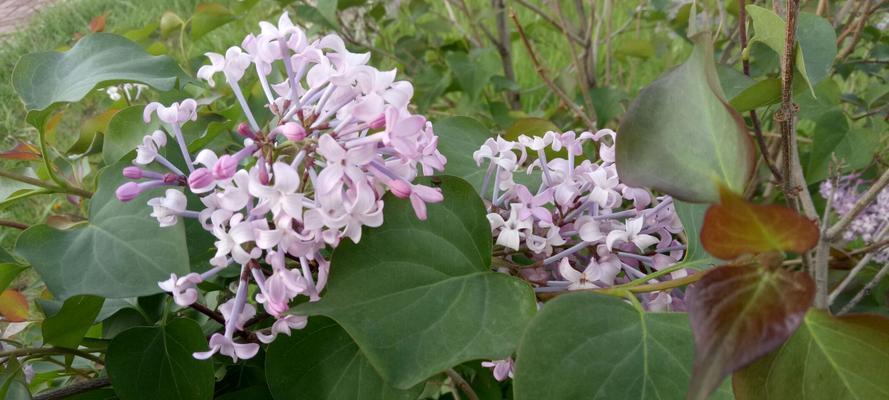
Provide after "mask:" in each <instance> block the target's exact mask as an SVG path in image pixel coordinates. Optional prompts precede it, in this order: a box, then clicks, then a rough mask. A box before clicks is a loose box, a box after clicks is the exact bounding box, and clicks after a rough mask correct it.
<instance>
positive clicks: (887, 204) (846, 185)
mask: <svg viewBox="0 0 889 400" xmlns="http://www.w3.org/2000/svg"><path fill="white" fill-rule="evenodd" d="M868 187H870V183H869V182H867V181H865V180H864V179H861V177H860V175H858V174H851V175H846V176H842V177H840V178H839V179H837V180H836V184H834V182H833V180H831V179H828V180H825V181H824V182H822V183H821V187H820V188H819V191H820V193H821V197H823V198H824V199H828V198H830V197H831V196H833V200H832V205H831V207H832V209H833V210H834V212H836V213H837V214H838V215H839V216H840V217H842V216H844V215H846V214H848V213H849V212H850V211H851V210H852V207H853V206H854V205H855V203H856V202H858V199H860V198H861V196H862V194H864V192H865V191H866V190H867V188H868ZM887 236H889V188H887V189H883V190H882V191H881V192H880V193H879V194H878V195H877V198H876V200H875V201H873V202H871V203H870V205H869V206H867V208H865V209H864V210H863V211H861V213H860V214H858V216H857V217H855V219H853V220H852V223H851V224H849V228H848V229H846V230H845V231H843V236H842V238H843V240H844V241H846V242H851V241H853V240H856V239H860V240H862V241H864V242H865V243H872V242H877V241H880V240H883V239H884V238H886V237H887ZM873 260H874V261H876V262H878V263H886V262H889V248H885V249H883V250H880V251H877V252H874V253H873Z"/></svg>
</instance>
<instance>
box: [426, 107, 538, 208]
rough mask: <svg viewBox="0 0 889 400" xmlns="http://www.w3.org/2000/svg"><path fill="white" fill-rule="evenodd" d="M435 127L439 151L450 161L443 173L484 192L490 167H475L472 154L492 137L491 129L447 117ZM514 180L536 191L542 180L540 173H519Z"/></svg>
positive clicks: (473, 121) (469, 121) (460, 118)
mask: <svg viewBox="0 0 889 400" xmlns="http://www.w3.org/2000/svg"><path fill="white" fill-rule="evenodd" d="M434 126H435V134H436V135H438V151H440V152H441V154H443V155H444V156H445V157H447V159H448V163H447V164H446V165H445V170H444V173H445V174H447V175H451V176H456V177H459V178H462V179H463V180H465V181H467V182H469V183H470V184H471V185H472V187H474V188H475V189H476V190H481V187H482V181H484V179H485V171H486V169H487V167H486V166H484V165H483V166H482V167H479V166H478V165H476V163H475V160H474V159H473V158H472V153H473V152H475V151H476V150H478V149H479V147H481V146H482V144H483V143H484V142H485V140H488V139H489V138H491V133H490V131H489V130H488V128H485V126H484V125H482V124H481V123H480V122H478V121H476V120H474V119H472V118H469V117H448V118H445V119H443V120H439V121H436V122H435V124H434ZM492 179H493V178H492ZM513 179H515V181H516V182H518V183H521V184H523V185H526V186H528V187H535V188H536V187H537V186H539V185H540V179H541V178H540V172H539V170H538V171H535V172H534V173H533V174H531V175H525V174H524V173H521V174H516V175H515V176H514V177H513ZM488 195H489V196H490V194H488Z"/></svg>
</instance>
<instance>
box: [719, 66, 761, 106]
mask: <svg viewBox="0 0 889 400" xmlns="http://www.w3.org/2000/svg"><path fill="white" fill-rule="evenodd" d="M716 74H717V75H719V83H720V85H721V86H722V89H723V90H724V91H725V98H727V99H734V98H735V96H737V95H738V94H739V93H741V92H743V91H744V90H745V89H747V88H749V87H750V86H751V85H753V84H754V83H756V81H754V80H753V78H751V77H749V76H747V75H744V73H743V72H741V71H738V70H736V69H734V68H732V67H730V66H727V65H724V64H716ZM735 108H737V107H735ZM738 112H741V111H740V110H738Z"/></svg>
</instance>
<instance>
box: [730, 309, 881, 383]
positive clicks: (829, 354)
mask: <svg viewBox="0 0 889 400" xmlns="http://www.w3.org/2000/svg"><path fill="white" fill-rule="evenodd" d="M887 376H889V319H886V318H885V317H881V316H877V315H868V314H858V315H846V316H841V317H832V316H830V315H828V314H827V313H826V312H824V311H821V310H815V309H813V310H809V312H808V314H806V317H805V320H804V321H803V324H802V326H800V328H799V329H797V331H796V333H795V334H794V335H793V337H791V338H790V340H788V341H787V343H785V344H784V345H783V346H781V347H780V348H778V349H777V350H775V351H773V352H772V353H770V354H768V355H767V356H765V357H763V358H761V359H759V360H758V361H756V362H754V363H753V364H751V365H749V366H748V367H746V368H744V369H742V370H740V371H738V372H736V373H735V375H734V388H735V396H737V398H738V400H759V399H794V398H803V399H807V400H856V399H886V398H889V379H886V377H887Z"/></svg>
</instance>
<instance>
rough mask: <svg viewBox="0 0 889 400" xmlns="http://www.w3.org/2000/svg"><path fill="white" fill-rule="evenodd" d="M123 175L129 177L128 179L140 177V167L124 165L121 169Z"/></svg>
mask: <svg viewBox="0 0 889 400" xmlns="http://www.w3.org/2000/svg"><path fill="white" fill-rule="evenodd" d="M123 176H125V177H127V178H130V179H139V178H142V168H139V167H126V168H124V169H123Z"/></svg>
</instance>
